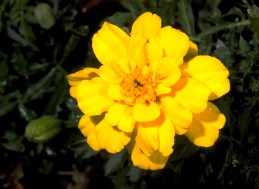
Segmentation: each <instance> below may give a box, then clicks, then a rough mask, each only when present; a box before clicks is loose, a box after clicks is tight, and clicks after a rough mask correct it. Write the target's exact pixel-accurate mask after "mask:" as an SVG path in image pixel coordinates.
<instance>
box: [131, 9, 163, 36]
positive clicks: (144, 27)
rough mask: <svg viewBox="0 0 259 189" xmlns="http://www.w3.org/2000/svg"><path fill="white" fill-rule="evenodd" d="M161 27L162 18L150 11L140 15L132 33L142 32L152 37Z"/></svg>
mask: <svg viewBox="0 0 259 189" xmlns="http://www.w3.org/2000/svg"><path fill="white" fill-rule="evenodd" d="M160 29H161V18H160V17H159V16H157V15H156V14H152V13H150V12H146V13H143V14H142V15H140V16H139V17H138V18H137V19H136V21H135V22H134V23H133V25H132V29H131V35H136V34H139V33H140V34H142V36H143V37H145V38H146V39H150V38H151V37H153V36H154V35H156V33H157V32H158V31H159V30H160Z"/></svg>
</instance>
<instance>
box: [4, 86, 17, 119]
mask: <svg viewBox="0 0 259 189" xmlns="http://www.w3.org/2000/svg"><path fill="white" fill-rule="evenodd" d="M19 97H20V93H19V92H17V91H15V92H12V93H9V94H7V95H4V96H0V107H1V108H0V116H3V115H5V114H7V113H8V112H10V111H12V110H13V109H14V108H15V107H16V105H17V103H18V101H17V99H19Z"/></svg>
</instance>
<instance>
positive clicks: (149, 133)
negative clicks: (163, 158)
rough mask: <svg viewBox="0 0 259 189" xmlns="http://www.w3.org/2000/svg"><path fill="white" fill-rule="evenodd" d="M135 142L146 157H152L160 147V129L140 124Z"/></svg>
mask: <svg viewBox="0 0 259 189" xmlns="http://www.w3.org/2000/svg"><path fill="white" fill-rule="evenodd" d="M160 124H162V123H160ZM135 141H136V145H137V146H138V148H139V149H141V151H142V152H143V153H144V154H145V155H146V156H151V154H152V153H154V152H155V151H156V150H158V147H159V135H158V127H156V126H153V125H152V126H151V125H150V126H146V125H145V124H142V123H138V124H137V135H136V139H135Z"/></svg>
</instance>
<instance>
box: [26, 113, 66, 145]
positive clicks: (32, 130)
mask: <svg viewBox="0 0 259 189" xmlns="http://www.w3.org/2000/svg"><path fill="white" fill-rule="evenodd" d="M61 123H62V122H61V120H59V119H57V118H56V117H54V116H42V117H40V118H38V119H34V120H32V121H30V122H29V123H28V124H27V126H26V128H25V134H24V135H25V137H26V138H27V139H28V140H29V141H31V142H35V143H44V142H47V141H49V140H50V139H52V138H53V137H54V136H56V135H57V134H58V133H59V132H60V130H61Z"/></svg>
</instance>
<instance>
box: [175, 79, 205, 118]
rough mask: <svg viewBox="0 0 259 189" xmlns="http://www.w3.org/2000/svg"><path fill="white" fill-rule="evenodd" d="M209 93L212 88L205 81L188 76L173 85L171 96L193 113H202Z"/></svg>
mask: <svg viewBox="0 0 259 189" xmlns="http://www.w3.org/2000/svg"><path fill="white" fill-rule="evenodd" d="M209 95H210V89H209V88H208V86H207V85H206V84H205V83H203V82H200V81H198V80H195V79H192V78H187V77H182V78H180V79H179V81H178V82H177V83H176V84H175V85H174V86H173V87H172V93H170V96H172V97H173V98H175V99H176V100H177V101H178V102H180V103H181V104H182V105H183V106H184V107H187V108H189V109H190V110H191V111H192V112H193V113H200V112H202V111H204V110H205V108H206V106H207V100H208V98H209Z"/></svg>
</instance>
